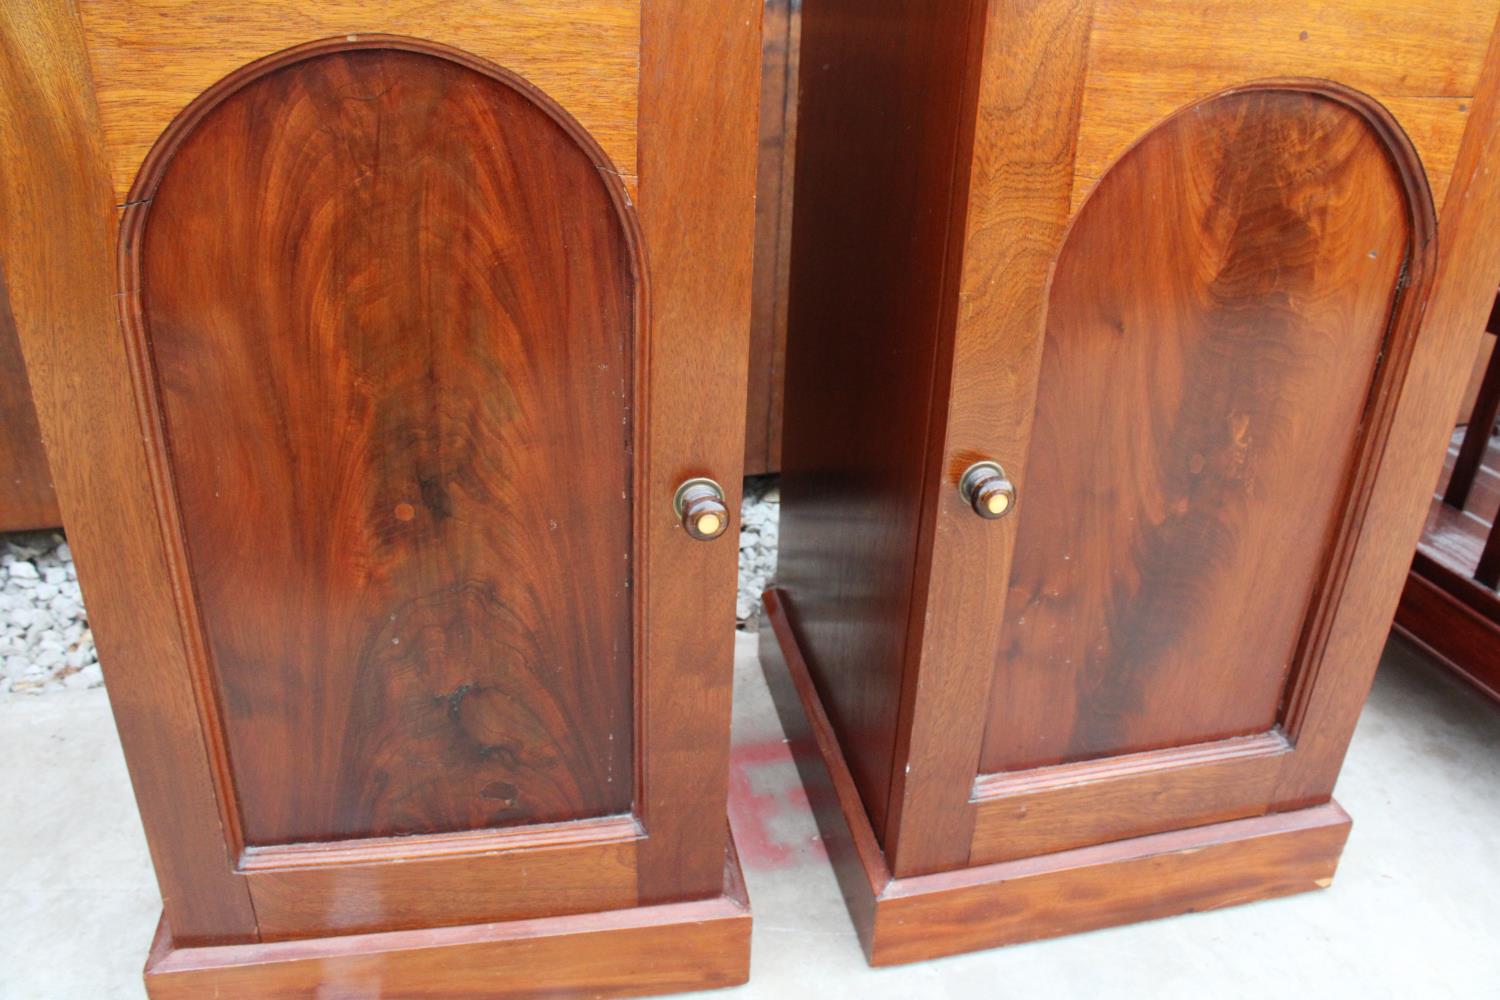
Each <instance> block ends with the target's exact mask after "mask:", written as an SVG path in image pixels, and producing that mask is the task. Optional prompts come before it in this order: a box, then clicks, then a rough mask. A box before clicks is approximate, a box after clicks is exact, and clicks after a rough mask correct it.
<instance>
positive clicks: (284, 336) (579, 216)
mask: <svg viewBox="0 0 1500 1000" xmlns="http://www.w3.org/2000/svg"><path fill="white" fill-rule="evenodd" d="M522 86H524V85H521V84H518V83H513V82H511V81H509V80H507V79H501V78H498V77H493V76H491V75H488V74H486V73H482V72H478V71H476V70H474V69H471V68H469V67H467V66H465V65H461V64H460V63H459V62H456V61H452V60H450V59H448V58H442V57H439V56H436V55H432V54H427V53H424V52H417V51H401V50H397V49H395V48H389V49H388V48H380V47H375V48H358V49H348V50H342V51H333V52H324V53H323V54H319V55H313V56H310V57H308V58H305V59H301V60H300V61H295V62H291V63H289V64H287V65H284V66H282V67H281V68H279V69H274V70H272V71H270V72H269V73H267V74H266V75H263V76H259V77H258V78H256V79H253V80H252V81H250V82H248V83H245V84H244V85H243V86H241V87H240V88H239V89H237V90H234V91H233V92H231V93H230V94H229V96H227V97H225V98H224V99H223V100H222V102H221V103H219V104H218V105H217V106H214V107H213V108H212V109H211V110H209V111H207V112H206V114H205V115H204V116H203V117H202V118H201V120H199V121H198V122H197V124H196V125H195V126H193V127H192V128H191V130H190V131H189V132H187V134H186V135H185V137H183V138H182V139H181V143H180V145H179V146H178V147H177V149H176V151H175V153H172V154H171V155H170V159H169V160H168V161H167V163H166V165H165V167H164V168H163V171H164V172H163V173H162V175H161V179H160V184H159V187H158V188H157V189H156V191H155V195H154V200H152V201H151V203H150V206H149V209H147V210H146V211H147V212H148V214H147V215H146V216H145V221H144V223H143V228H142V230H141V235H140V237H139V238H140V241H141V245H140V246H139V248H138V249H135V250H134V252H135V253H137V254H138V257H137V259H136V262H135V266H136V267H137V268H138V280H139V282H140V289H139V323H140V334H141V335H142V336H143V337H144V347H145V351H146V358H147V360H148V362H149V363H150V364H151V365H153V366H154V369H155V378H156V381H155V392H156V394H157V397H156V399H157V401H156V406H157V408H158V409H159V413H160V419H161V423H162V426H163V430H164V437H165V441H166V451H167V468H168V472H169V476H170V490H171V491H173V492H174V493H175V497H174V499H175V502H176V505H177V510H178V514H179V517H180V525H181V532H182V536H183V541H184V547H185V555H186V564H187V570H188V577H189V579H190V582H191V586H192V588H193V594H192V597H191V601H192V604H193V607H194V610H195V613H196V618H197V620H198V622H199V626H200V628H201V631H202V635H203V641H204V646H205V648H206V656H207V661H208V664H209V670H210V674H211V676H212V678H213V681H214V686H215V688H216V690H217V693H218V698H219V709H220V712H221V715H222V718H221V725H222V727H223V731H224V737H225V739H226V741H227V747H228V758H229V765H230V771H231V774H232V780H233V786H234V791H235V794H236V796H237V799H238V806H239V809H240V815H241V821H242V825H243V832H244V839H245V842H246V843H248V844H277V843H287V842H296V841H316V840H330V839H337V838H344V837H362V836H387V835H400V834H414V833H434V832H445V831H457V830H469V829H482V828H488V827H494V826H508V825H515V824H522V823H533V822H543V821H556V820H567V819H575V818H580V817H588V816H597V815H606V814H612V813H619V812H625V811H628V810H629V809H630V807H631V803H632V793H633V781H632V774H633V764H632V761H633V755H632V749H631V747H632V718H633V698H632V693H633V685H632V653H631V639H632V621H631V617H632V614H631V609H632V601H631V598H630V590H629V580H630V575H631V572H632V570H631V551H632V547H631V503H632V501H631V493H632V482H631V459H630V454H631V447H632V445H631V435H632V412H631V400H632V391H633V388H632V387H633V377H632V371H633V369H632V365H633V364H634V350H633V337H634V310H635V284H634V283H635V279H634V274H633V262H632V253H633V250H632V246H631V243H630V237H629V236H628V234H627V231H626V228H625V223H624V222H623V221H622V218H621V216H620V214H619V211H618V210H617V208H616V203H615V201H614V200H613V199H612V195H611V190H610V189H609V188H608V187H607V186H606V182H605V181H604V179H603V178H602V176H601V168H599V167H596V165H595V163H594V159H595V158H596V157H598V155H599V154H598V153H597V151H596V152H594V153H592V154H591V153H590V152H588V151H586V150H585V149H584V148H583V146H582V145H580V140H579V139H578V138H576V137H575V135H574V134H573V133H572V126H567V127H565V126H564V125H563V124H562V123H561V121H560V120H559V119H557V118H556V117H554V115H553V114H552V113H550V112H549V111H548V110H546V109H544V108H543V107H542V106H541V105H540V104H538V103H537V102H536V100H535V99H534V98H533V97H532V96H530V95H529V94H528V93H525V92H523V90H522V89H520V88H521V87H522ZM148 162H149V161H148ZM148 169H149V168H148ZM147 193H148V194H149V192H147ZM130 232H131V229H130V227H129V226H127V227H126V237H125V238H126V240H127V242H126V245H125V251H126V253H127V254H130V253H132V252H133V248H132V247H131V246H130V245H129V242H128V240H129V239H130V235H129V234H130Z"/></svg>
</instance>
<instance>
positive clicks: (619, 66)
mask: <svg viewBox="0 0 1500 1000" xmlns="http://www.w3.org/2000/svg"><path fill="white" fill-rule="evenodd" d="M78 8H79V10H80V11H81V13H82V16H83V21H84V27H85V30H86V32H87V36H88V43H89V59H90V61H91V63H92V69H93V76H94V79H95V81H96V82H97V84H98V101H99V117H100V122H101V124H102V126H103V129H104V135H105V141H106V145H107V147H108V149H109V151H110V155H111V159H112V161H113V176H114V183H115V193H116V195H117V200H118V201H122V202H123V201H124V200H125V193H126V192H127V191H129V190H130V185H131V184H132V182H133V181H134V179H135V176H136V172H137V170H138V169H139V168H140V165H141V163H142V161H143V160H144V159H145V156H146V153H147V151H149V150H150V148H151V146H152V144H154V143H155V142H156V137H157V136H158V135H160V134H161V133H162V132H163V131H164V130H165V129H166V127H167V125H168V123H169V122H171V120H172V119H173V117H175V116H176V115H177V113H178V112H180V111H181V110H182V109H183V108H185V107H187V105H188V104H189V103H190V102H191V101H192V100H193V99H194V98H196V97H197V96H198V95H199V94H200V93H202V92H203V91H205V90H207V89H208V88H209V87H210V86H212V85H213V84H214V83H216V82H218V81H219V80H220V79H222V78H223V77H225V76H227V75H229V74H230V73H231V72H233V71H234V70H237V69H239V67H241V66H243V65H245V64H247V63H250V62H253V61H255V60H256V59H260V58H262V57H264V56H268V55H271V54H272V53H275V52H279V51H281V50H282V49H286V48H290V47H292V46H294V45H300V44H303V43H305V42H310V41H314V40H316V39H320V38H331V37H335V36H339V37H343V36H347V35H351V34H366V33H371V32H380V33H385V34H399V35H410V36H414V37H417V38H423V39H428V40H431V41H434V42H439V43H446V44H450V45H455V46H457V47H459V48H462V49H464V50H465V51H467V52H471V53H473V54H474V55H476V56H480V57H482V58H485V59H488V60H490V61H491V62H494V63H497V64H499V65H501V66H504V67H506V68H507V69H510V70H513V71H515V72H516V73H519V74H520V75H521V76H524V77H525V78H526V79H528V80H530V81H531V82H532V83H534V84H535V85H536V86H538V87H540V88H541V89H542V90H543V91H545V92H546V93H548V94H550V95H551V96H552V97H553V98H554V99H556V100H557V101H558V102H559V103H560V104H562V105H563V106H564V107H566V108H567V109H568V110H569V112H570V113H571V114H572V115H573V116H574V117H575V118H577V119H578V120H579V122H581V123H582V124H583V126H584V128H586V129H588V131H589V132H590V133H591V134H592V135H594V136H595V137H596V138H597V139H598V141H599V143H600V145H601V146H603V148H604V150H605V152H607V153H608V154H609V157H610V159H611V160H612V161H613V162H614V163H615V164H616V165H617V166H618V168H619V169H620V170H622V171H624V172H625V173H626V174H633V173H634V172H635V160H636V147H635V138H636V113H637V107H636V84H637V76H636V73H637V68H638V63H639V59H640V44H641V25H640V4H639V3H638V2H635V0H579V2H559V0H477V2H472V3H465V4H463V5H461V6H458V7H455V6H453V5H452V4H449V3H443V2H441V0H321V2H319V3H316V4H307V3H300V2H297V0H249V2H243V3H224V2H204V0H80V2H79V4H78Z"/></svg>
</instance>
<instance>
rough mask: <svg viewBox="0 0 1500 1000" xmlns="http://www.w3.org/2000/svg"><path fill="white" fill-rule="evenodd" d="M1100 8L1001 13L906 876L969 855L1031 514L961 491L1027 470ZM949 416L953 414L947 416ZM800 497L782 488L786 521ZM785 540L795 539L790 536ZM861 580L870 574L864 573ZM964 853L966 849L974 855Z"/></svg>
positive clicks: (956, 337) (1008, 0)
mask: <svg viewBox="0 0 1500 1000" xmlns="http://www.w3.org/2000/svg"><path fill="white" fill-rule="evenodd" d="M1092 10H1093V0H1045V2H1041V3H1035V2H1021V0H1015V2H1012V0H1001V2H998V3H993V4H991V5H990V10H989V24H988V27H987V29H986V31H985V35H984V50H983V53H982V58H981V57H976V58H980V60H981V69H980V76H979V81H980V82H979V89H978V92H977V95H975V96H974V97H972V98H971V99H972V100H974V102H975V105H976V111H975V114H976V118H975V123H974V128H973V136H972V140H971V145H970V147H969V148H968V149H966V150H965V151H964V152H963V153H962V154H961V155H965V156H968V157H969V158H970V159H971V160H972V168H971V169H972V177H971V178H970V181H969V185H968V192H967V205H966V211H965V213H964V215H963V216H962V222H961V224H959V225H956V226H955V229H956V231H957V232H958V234H959V238H961V239H962V241H963V243H962V250H961V252H960V251H958V250H955V251H954V252H953V254H952V258H951V261H952V262H951V264H950V266H951V267H952V268H953V269H954V271H955V272H956V273H955V274H954V276H953V277H952V278H951V279H950V282H951V284H950V287H949V289H948V292H947V294H948V295H949V296H950V297H951V299H952V302H951V304H950V308H954V309H956V310H957V315H956V319H954V320H953V326H952V334H951V337H952V343H951V354H950V355H948V357H947V358H946V359H945V361H944V362H943V363H942V364H941V365H940V367H939V373H938V377H939V380H940V381H939V383H938V385H939V389H940V391H939V393H938V395H937V396H936V398H935V403H936V404H937V405H939V406H940V407H941V405H942V403H943V401H946V410H944V409H941V408H940V409H939V410H938V411H937V413H935V414H934V415H933V416H932V418H931V426H930V431H929V440H928V442H927V445H926V447H925V451H924V458H925V462H926V467H925V469H924V470H923V478H922V484H921V494H920V497H921V502H922V512H921V517H922V530H921V533H920V535H919V539H920V542H919V545H920V547H919V548H918V550H917V561H916V566H917V573H916V576H917V582H916V593H917V596H916V599H915V603H914V609H913V617H912V622H913V625H912V628H911V631H910V634H909V635H907V636H905V641H906V643H907V664H908V667H907V676H906V684H907V693H906V694H905V696H904V708H903V714H902V722H901V724H900V730H901V731H902V733H903V737H902V739H903V742H902V744H901V746H902V749H901V751H900V752H899V753H898V754H897V758H896V768H895V770H894V772H893V774H892V776H891V781H892V783H893V785H894V787H895V791H894V792H893V798H894V800H895V804H894V807H893V817H892V820H891V826H892V827H893V828H894V830H893V832H894V834H895V836H894V838H888V839H887V840H886V841H885V849H886V855H887V857H889V858H890V860H891V870H892V871H893V872H894V873H895V874H896V875H898V876H906V875H912V874H916V873H918V872H927V871H938V870H941V869H944V868H953V867H957V866H959V865H962V864H965V863H967V861H968V846H967V845H968V842H969V840H970V838H971V835H972V832H973V824H974V813H973V808H972V807H971V805H970V803H969V798H970V791H971V788H972V785H973V782H974V776H975V774H976V773H977V772H978V764H979V749H980V742H981V740H982V734H983V732H984V721H985V711H986V704H987V701H986V698H987V694H986V693H987V691H988V689H989V683H990V677H991V675H992V673H993V671H994V663H995V660H996V658H997V656H998V655H999V640H1000V630H999V629H998V628H996V627H993V625H986V624H983V623H986V622H993V621H994V618H995V615H996V612H997V611H998V610H999V609H1000V608H1002V607H1004V602H1005V581H1006V579H1007V577H1008V574H1009V565H1010V550H1011V546H1012V544H1013V542H1014V539H1015V530H1016V524H1017V518H1016V517H1015V516H1014V515H1012V516H1011V517H1009V518H1006V519H1005V520H1001V521H986V520H983V519H981V518H978V517H976V516H975V515H974V512H973V510H972V509H970V507H969V506H968V504H967V503H965V502H964V500H963V497H962V496H961V495H960V494H959V491H958V482H959V478H960V476H961V475H962V473H963V470H964V469H965V468H966V467H967V466H968V465H969V464H970V463H971V462H974V461H976V460H979V459H982V458H988V459H994V460H998V461H999V462H1000V463H1001V465H1003V466H1004V467H1005V469H1006V471H1007V473H1009V474H1010V478H1011V480H1012V482H1013V483H1015V487H1016V490H1017V497H1018V504H1019V508H1018V509H1019V510H1024V509H1025V507H1026V504H1027V494H1028V487H1027V484H1026V481H1025V478H1024V476H1023V475H1018V473H1021V472H1023V470H1024V466H1025V455H1026V443H1027V441H1028V440H1029V438H1030V434H1031V420H1032V416H1033V412H1034V402H1035V398H1036V395H1035V394H1036V378H1037V371H1038V365H1039V364H1040V355H1041V337H1040V332H1041V329H1042V322H1043V317H1044V315H1045V312H1046V302H1047V280H1048V275H1049V273H1050V269H1051V266H1052V263H1053V261H1054V260H1055V258H1056V255H1057V249H1058V247H1059V246H1060V244H1061V241H1062V237H1063V231H1064V227H1065V225H1066V223H1067V218H1068V188H1069V185H1070V184H1071V181H1072V176H1073V143H1074V138H1075V134H1076V131H1077V122H1078V109H1079V101H1080V95H1081V93H1082V87H1083V78H1084V72H1085V68H1086V62H1085V60H1086V57H1087V42H1088V26H1089V23H1090V18H1091V16H1092ZM944 414H945V415H946V419H944ZM789 501H790V497H788V496H787V495H786V493H785V491H783V507H782V511H783V513H782V516H783V518H786V517H787V516H788V513H789V511H788V507H787V504H788V502H789ZM782 544H783V545H785V544H786V535H785V532H783V534H782ZM856 572H857V571H856ZM960 845H963V846H960Z"/></svg>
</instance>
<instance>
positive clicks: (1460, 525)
mask: <svg viewBox="0 0 1500 1000" xmlns="http://www.w3.org/2000/svg"><path fill="white" fill-rule="evenodd" d="M1486 333H1487V334H1491V335H1493V334H1497V333H1500V298H1497V299H1496V302H1495V308H1494V310H1493V311H1492V312H1491V313H1490V319H1489V323H1488V324H1487V326H1486ZM1485 340H1486V341H1489V343H1486V344H1484V345H1482V348H1483V349H1482V350H1481V353H1480V357H1479V359H1478V360H1479V361H1480V362H1481V363H1480V364H1479V365H1477V366H1476V367H1478V368H1480V369H1481V370H1482V372H1483V375H1482V377H1481V378H1480V380H1479V386H1478V391H1477V392H1476V393H1474V398H1473V401H1472V404H1469V405H1467V406H1466V412H1465V413H1464V414H1463V417H1464V420H1465V426H1464V427H1463V428H1462V429H1461V431H1459V432H1455V434H1454V436H1453V438H1454V439H1453V441H1452V443H1451V444H1450V445H1449V447H1448V450H1447V455H1446V457H1445V459H1444V462H1443V478H1442V479H1440V480H1439V481H1438V491H1437V493H1436V494H1435V495H1434V496H1433V498H1432V503H1431V506H1430V509H1429V510H1428V514H1427V523H1426V524H1425V525H1423V528H1422V540H1421V541H1420V542H1418V543H1417V554H1416V556H1415V558H1414V559H1413V560H1412V564H1411V572H1410V573H1409V574H1408V575H1407V578H1406V589H1405V590H1404V591H1402V593H1401V604H1400V606H1399V607H1398V608H1397V609H1396V630H1397V631H1398V632H1400V633H1402V634H1403V635H1405V636H1406V637H1407V638H1409V639H1411V640H1412V641H1414V642H1416V643H1418V644H1419V645H1421V646H1422V647H1423V648H1425V649H1426V650H1427V651H1428V652H1430V653H1432V654H1433V655H1434V656H1435V657H1437V658H1438V659H1439V660H1440V661H1442V662H1443V663H1445V664H1446V665H1447V666H1448V667H1449V668H1450V669H1451V670H1453V671H1454V672H1455V673H1457V674H1458V675H1459V676H1460V677H1462V678H1463V679H1464V680H1466V681H1468V682H1469V683H1470V684H1472V685H1474V687H1475V688H1477V689H1478V690H1479V691H1481V692H1483V693H1484V694H1486V695H1488V696H1489V697H1490V698H1491V699H1493V700H1495V701H1496V702H1500V531H1497V530H1496V528H1495V526H1496V524H1497V523H1500V439H1497V438H1496V437H1495V435H1494V429H1495V419H1496V416H1497V415H1500V350H1497V349H1495V344H1494V340H1493V338H1492V337H1488V336H1487V337H1486V338H1485ZM1465 402H1466V404H1468V403H1469V401H1468V400H1466V401H1465Z"/></svg>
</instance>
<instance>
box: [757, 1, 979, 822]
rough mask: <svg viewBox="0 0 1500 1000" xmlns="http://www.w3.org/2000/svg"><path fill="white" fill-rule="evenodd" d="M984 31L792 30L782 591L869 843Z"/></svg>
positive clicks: (887, 739)
mask: <svg viewBox="0 0 1500 1000" xmlns="http://www.w3.org/2000/svg"><path fill="white" fill-rule="evenodd" d="M982 16H983V5H982V4H949V5H944V6H942V7H941V8H935V7H934V6H933V5H931V4H923V3H914V2H911V0H883V2H880V3H875V4H872V3H868V2H863V0H849V2H822V3H818V4H816V5H812V4H809V5H808V6H807V7H806V9H805V10H804V12H803V16H802V39H801V46H802V47H801V57H800V59H801V76H800V87H801V104H800V107H799V109H798V116H799V120H798V135H799V136H800V139H799V142H798V146H797V164H796V196H795V199H794V207H793V216H794V218H793V227H792V265H791V266H792V273H791V279H790V293H789V294H790V299H789V304H788V320H787V324H788V325H787V338H788V344H787V370H786V408H785V412H784V423H785V428H786V436H785V438H784V442H783V448H782V496H783V507H782V510H783V517H782V521H781V529H780V530H781V534H780V555H779V563H778V566H777V578H778V580H779V581H780V584H781V586H782V587H783V588H784V589H785V591H786V595H787V603H788V606H789V607H790V609H791V611H790V614H791V616H792V621H793V623H794V627H795V628H796V630H797V634H798V639H799V641H801V642H802V643H803V644H804V647H803V648H804V649H806V650H807V653H808V658H809V665H810V667H811V669H812V672H813V676H814V677H815V678H816V679H817V682H818V684H819V690H820V691H821V692H823V695H824V698H825V704H826V705H827V708H828V712H829V716H830V718H831V719H832V720H833V725H834V728H835V729H836V730H837V731H838V733H839V738H840V739H841V740H842V741H843V745H844V748H845V752H846V754H847V755H848V759H849V762H850V768H851V770H852V771H853V772H854V776H855V781H856V782H857V783H858V785H859V789H860V793H861V795H863V796H864V801H865V804H866V806H867V808H868V809H869V810H870V817H871V821H872V822H873V823H874V825H875V829H876V830H877V831H883V830H884V829H885V826H886V811H887V803H888V801H889V797H890V794H891V793H890V788H891V782H892V770H893V768H899V762H898V756H897V754H898V751H897V741H898V738H899V737H898V734H899V733H900V732H901V731H902V728H903V726H902V724H901V722H900V713H901V703H902V696H903V695H902V680H903V668H904V664H905V660H906V650H905V648H904V647H905V643H906V639H907V628H908V621H907V616H908V614H909V613H910V612H911V609H912V583H913V574H912V560H913V556H914V553H915V551H916V546H917V536H918V529H919V527H920V525H919V516H918V515H919V508H920V502H921V495H922V491H923V486H924V484H923V479H922V476H923V472H924V466H925V463H926V457H927V454H928V448H929V442H928V439H927V423H928V420H929V417H930V413H931V410H932V407H933V405H934V403H933V400H934V392H935V388H934V379H935V378H938V377H939V376H940V374H941V372H942V371H943V370H944V361H943V360H942V359H941V358H940V357H939V351H940V342H941V340H942V331H941V323H942V322H943V320H942V318H941V314H942V311H943V309H942V305H941V303H942V302H943V295H944V282H945V280H946V273H945V268H946V267H947V266H948V265H947V260H948V256H949V254H950V252H956V248H955V247H954V246H952V243H953V241H954V240H955V239H956V238H957V235H958V229H959V228H960V227H958V226H956V225H955V224H954V222H953V219H954V216H955V214H956V213H961V212H962V208H963V203H964V194H963V192H962V177H963V174H962V172H956V168H957V167H958V164H957V162H956V159H955V157H956V154H957V151H958V150H959V149H960V148H961V147H962V146H963V145H964V141H963V139H962V134H963V131H964V129H965V128H966V125H965V119H966V114H965V111H964V107H965V104H966V94H967V88H968V87H969V86H970V83H971V78H972V77H973V75H974V74H975V72H976V67H975V56H974V50H975V49H976V48H977V46H978V45H979V42H980V37H981V35H982V21H981V19H982ZM970 516H971V517H972V514H971V515H970ZM971 776H972V771H971Z"/></svg>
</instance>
